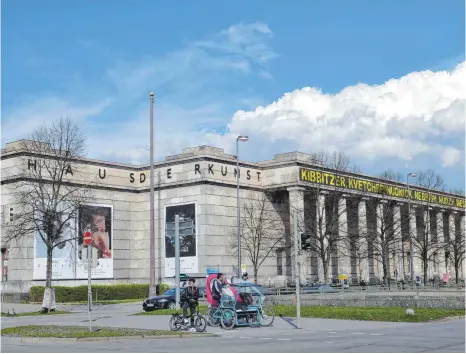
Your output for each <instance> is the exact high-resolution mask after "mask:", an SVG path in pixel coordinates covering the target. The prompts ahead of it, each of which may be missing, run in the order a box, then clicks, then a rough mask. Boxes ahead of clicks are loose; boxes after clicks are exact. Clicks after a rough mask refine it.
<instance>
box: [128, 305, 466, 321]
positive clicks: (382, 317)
mask: <svg viewBox="0 0 466 354" xmlns="http://www.w3.org/2000/svg"><path fill="white" fill-rule="evenodd" d="M271 307H272V309H273V311H274V312H275V316H276V317H278V316H279V315H282V316H285V317H296V307H295V306H290V305H282V306H280V305H277V306H271ZM405 310H406V309H405V308H402V307H331V306H301V317H307V318H330V319H340V320H360V321H382V322H426V321H433V320H440V319H442V318H446V317H452V316H464V310H451V309H415V310H414V311H415V315H414V316H406V315H405ZM180 311H181V310H179V311H176V310H155V311H150V312H138V313H135V314H134V316H161V315H171V314H173V313H176V312H180ZM206 311H207V306H205V305H201V306H200V312H201V313H202V314H205V313H206Z"/></svg>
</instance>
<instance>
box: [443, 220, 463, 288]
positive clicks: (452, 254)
mask: <svg viewBox="0 0 466 354" xmlns="http://www.w3.org/2000/svg"><path fill="white" fill-rule="evenodd" d="M451 226H453V227H450V230H449V234H450V237H449V239H448V241H447V244H446V248H447V250H448V251H447V252H448V257H449V259H450V261H451V263H452V264H453V266H454V268H455V281H456V285H457V286H459V285H460V278H461V277H460V271H461V269H462V267H463V264H464V257H465V229H464V225H462V223H461V216H460V215H458V217H457V218H455V223H454V225H451ZM463 276H464V274H463Z"/></svg>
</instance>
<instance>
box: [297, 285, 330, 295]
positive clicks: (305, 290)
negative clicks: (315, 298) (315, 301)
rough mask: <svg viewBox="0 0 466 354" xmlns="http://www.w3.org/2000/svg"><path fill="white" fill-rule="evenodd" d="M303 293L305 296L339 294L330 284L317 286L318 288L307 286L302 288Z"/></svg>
mask: <svg viewBox="0 0 466 354" xmlns="http://www.w3.org/2000/svg"><path fill="white" fill-rule="evenodd" d="M301 291H302V292H303V293H304V294H319V293H337V292H338V290H335V289H334V288H332V287H331V286H330V285H328V284H322V285H316V286H305V287H303V288H301Z"/></svg>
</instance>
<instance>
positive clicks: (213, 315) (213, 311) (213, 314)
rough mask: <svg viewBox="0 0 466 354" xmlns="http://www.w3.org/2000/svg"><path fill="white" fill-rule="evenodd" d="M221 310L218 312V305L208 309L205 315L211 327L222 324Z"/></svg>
mask: <svg viewBox="0 0 466 354" xmlns="http://www.w3.org/2000/svg"><path fill="white" fill-rule="evenodd" d="M219 314H220V311H218V312H217V308H216V307H210V308H209V309H208V310H207V313H206V315H205V317H206V320H207V324H208V325H209V326H211V327H218V326H220V316H219Z"/></svg>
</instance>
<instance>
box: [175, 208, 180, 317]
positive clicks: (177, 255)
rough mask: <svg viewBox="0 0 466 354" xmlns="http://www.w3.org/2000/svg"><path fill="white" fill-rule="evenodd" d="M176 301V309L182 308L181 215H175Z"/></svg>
mask: <svg viewBox="0 0 466 354" xmlns="http://www.w3.org/2000/svg"><path fill="white" fill-rule="evenodd" d="M175 283H176V288H175V289H176V291H175V301H176V309H177V310H179V309H180V216H179V215H178V214H176V215H175Z"/></svg>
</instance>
